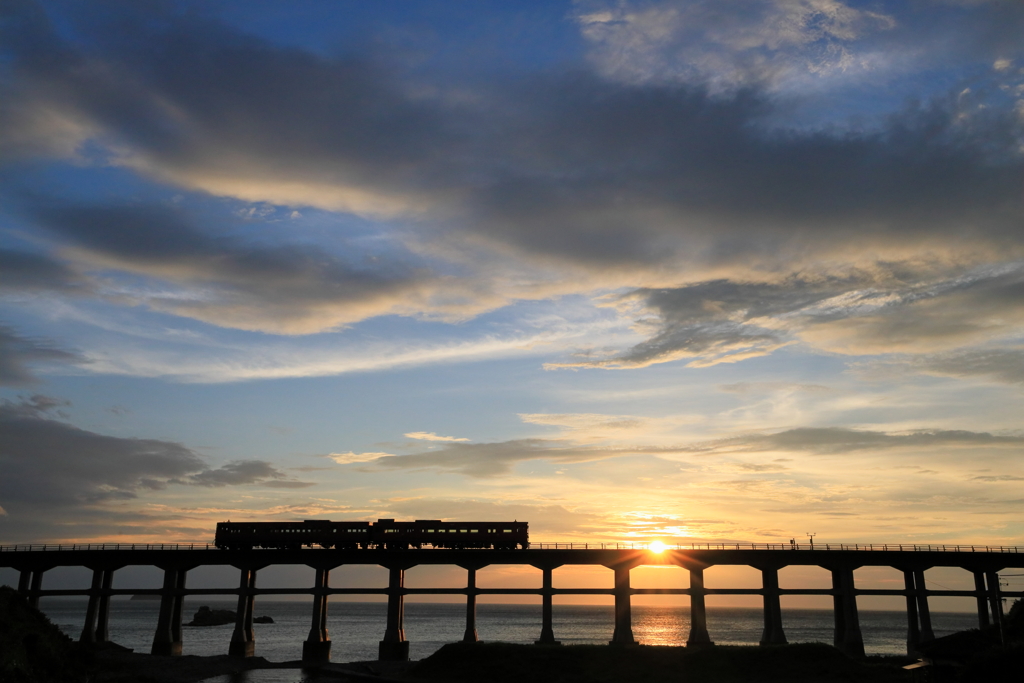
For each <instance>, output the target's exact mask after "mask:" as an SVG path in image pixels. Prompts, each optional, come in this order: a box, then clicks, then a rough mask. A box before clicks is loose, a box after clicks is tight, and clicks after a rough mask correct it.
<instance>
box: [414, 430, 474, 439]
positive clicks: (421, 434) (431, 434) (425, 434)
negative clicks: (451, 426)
mask: <svg viewBox="0 0 1024 683" xmlns="http://www.w3.org/2000/svg"><path fill="white" fill-rule="evenodd" d="M405 436H406V437H407V438H409V439H420V440H421V441H469V439H465V438H461V439H460V438H458V437H455V436H438V435H437V434H435V433H434V432H409V433H408V434H405Z"/></svg>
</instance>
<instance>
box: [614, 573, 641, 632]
mask: <svg viewBox="0 0 1024 683" xmlns="http://www.w3.org/2000/svg"><path fill="white" fill-rule="evenodd" d="M629 570H630V567H629V566H618V567H614V568H613V571H614V572H615V589H614V591H615V631H614V632H613V633H612V639H611V641H610V642H609V645H635V644H636V639H635V638H634V637H633V613H632V610H631V609H630V597H631V596H632V591H631V590H630V587H629Z"/></svg>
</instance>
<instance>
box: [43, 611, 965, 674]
mask: <svg viewBox="0 0 1024 683" xmlns="http://www.w3.org/2000/svg"><path fill="white" fill-rule="evenodd" d="M200 605H209V606H210V607H212V608H214V609H231V610H233V609H235V607H236V602H235V601H234V600H211V599H209V598H203V597H190V598H187V599H186V600H185V607H184V611H183V614H184V621H189V620H191V618H192V615H193V614H194V613H195V612H196V610H198V609H199V607H200ZM39 606H40V609H41V610H42V611H43V612H44V613H45V614H46V615H47V616H48V617H49V618H50V620H51V621H52V622H53V623H55V624H57V625H58V626H60V628H61V629H62V630H63V631H64V632H65V633H67V634H68V635H70V636H71V637H73V638H76V639H77V638H78V636H79V635H80V634H81V631H82V625H83V623H84V622H85V607H86V603H85V601H84V600H82V599H75V598H43V599H42V600H40V604H39ZM540 609H541V608H540V605H539V604H535V605H502V604H491V603H483V604H479V605H478V606H477V632H478V634H479V636H480V640H483V641H502V642H510V643H532V642H533V641H535V640H536V639H537V638H538V636H539V635H540V623H541V612H540ZM158 610H159V602H158V601H155V600H154V601H150V600H113V601H112V602H111V605H110V638H111V640H113V641H114V642H116V643H118V644H120V645H123V646H125V647H129V648H132V649H134V650H135V651H136V652H149V649H150V646H151V644H152V640H153V631H154V629H155V627H156V619H157V612H158ZM612 610H613V608H612V606H611V605H559V604H558V603H557V601H556V603H555V606H554V620H553V621H554V623H553V626H554V632H555V638H556V639H558V640H560V641H561V642H562V643H563V644H565V645H574V644H606V643H607V642H608V641H609V640H611V637H612V629H613V611H612ZM632 613H633V635H634V637H635V638H636V639H637V641H639V642H640V643H644V644H648V645H683V644H685V641H686V635H687V633H688V632H689V609H688V608H686V607H661V606H648V605H634V606H633V608H632ZM255 615H256V616H264V615H266V616H269V617H271V618H273V620H274V623H273V624H254V625H253V629H254V632H255V636H256V654H257V655H259V656H262V657H265V658H267V659H268V660H271V661H278V662H281V661H289V660H296V659H300V658H301V656H302V641H303V640H305V638H306V636H307V634H308V633H309V627H310V619H311V604H310V602H308V601H272V600H263V601H259V600H258V601H257V602H256V609H255ZM782 620H783V626H784V628H785V632H786V637H787V638H788V640H789V642H791V643H799V642H824V643H831V642H832V626H833V621H832V611H831V610H812V609H790V610H787V609H783V612H782ZM860 622H861V630H862V632H863V637H864V646H865V649H866V651H867V653H868V654H887V655H888V654H891V655H900V654H904V653H905V652H906V637H907V622H906V615H905V613H904V612H881V611H867V610H861V611H860ZM932 622H933V625H934V627H935V628H934V630H935V635H936V636H942V635H946V634H949V633H953V632H955V631H960V630H964V629H969V628H976V627H977V616H976V615H974V614H970V613H963V612H933V613H932ZM763 623H764V621H763V617H762V612H761V610H760V609H749V608H740V607H717V608H716V607H709V608H708V631H709V632H710V634H711V638H712V640H714V641H715V642H716V643H717V644H721V645H756V644H757V642H758V640H760V637H761V630H762V628H763ZM384 626H385V603H383V602H341V601H337V602H335V601H331V603H330V607H329V610H328V631H329V633H330V638H331V641H332V643H333V644H332V646H331V660H332V661H335V662H353V661H369V660H374V659H376V658H377V643H378V641H380V639H381V638H382V637H383V635H384ZM233 629H234V627H233V625H230V624H229V625H224V626H207V627H189V626H185V627H183V629H182V631H183V633H182V640H183V649H184V653H185V654H192V655H219V654H226V653H227V650H228V643H229V642H230V640H231V633H232V631H233ZM464 630H465V605H464V604H454V603H422V602H407V603H406V605H405V635H406V638H407V639H408V640H409V656H410V658H411V659H423V658H424V657H427V656H429V655H430V654H431V653H433V652H434V651H436V650H437V649H438V648H440V647H441V646H442V645H444V644H445V643H451V642H455V641H458V640H461V639H462V636H463V633H464ZM306 676H307V675H306V674H303V673H302V672H300V671H298V670H263V671H252V672H248V673H247V674H246V676H245V677H243V678H239V677H237V676H236V677H234V678H230V677H218V678H215V679H210V681H209V683H229V681H230V682H231V683H238V682H239V681H246V682H249V683H300V682H302V681H311V680H313V679H310V678H307V677H306Z"/></svg>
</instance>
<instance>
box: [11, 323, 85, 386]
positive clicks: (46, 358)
mask: <svg viewBox="0 0 1024 683" xmlns="http://www.w3.org/2000/svg"><path fill="white" fill-rule="evenodd" d="M84 362H85V359H84V358H82V357H81V356H79V355H78V354H76V353H73V352H71V351H67V350H64V349H60V348H58V347H57V346H56V345H54V344H53V343H52V342H50V341H47V340H45V339H33V338H30V337H23V336H21V335H19V334H18V333H17V332H15V331H14V330H13V329H11V328H10V327H8V326H6V325H2V324H0V385H14V386H19V385H24V384H30V383H32V382H33V381H35V377H34V375H33V374H32V372H31V371H30V369H29V368H30V367H31V366H33V365H36V364H78V363H84Z"/></svg>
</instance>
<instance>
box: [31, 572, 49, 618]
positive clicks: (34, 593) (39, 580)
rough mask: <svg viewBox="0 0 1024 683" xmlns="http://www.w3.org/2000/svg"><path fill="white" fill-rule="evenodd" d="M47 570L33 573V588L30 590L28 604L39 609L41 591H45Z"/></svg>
mask: <svg viewBox="0 0 1024 683" xmlns="http://www.w3.org/2000/svg"><path fill="white" fill-rule="evenodd" d="M44 573H46V570H45V569H36V570H33V572H32V586H31V587H30V588H29V589H28V604H29V605H31V606H32V607H35V608H36V609H39V591H41V590H43V574H44Z"/></svg>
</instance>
